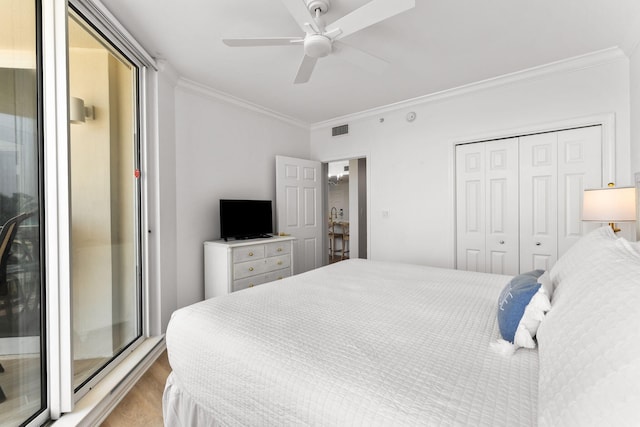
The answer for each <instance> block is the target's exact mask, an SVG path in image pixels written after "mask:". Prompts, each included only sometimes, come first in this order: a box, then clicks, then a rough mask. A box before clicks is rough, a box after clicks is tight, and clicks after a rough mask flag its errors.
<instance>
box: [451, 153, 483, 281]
mask: <svg viewBox="0 0 640 427" xmlns="http://www.w3.org/2000/svg"><path fill="white" fill-rule="evenodd" d="M484 186H485V180H484V145H483V144H466V145H458V146H457V147H456V210H457V218H456V222H457V224H456V227H457V228H456V229H457V242H456V251H457V256H456V258H457V268H458V269H459V270H467V271H480V272H485V271H486V270H485V254H486V252H485V203H484V198H485V188H484Z"/></svg>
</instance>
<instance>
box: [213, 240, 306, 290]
mask: <svg viewBox="0 0 640 427" xmlns="http://www.w3.org/2000/svg"><path fill="white" fill-rule="evenodd" d="M294 240H295V238H294V237H281V236H275V237H272V238H269V239H251V240H234V241H229V242H225V241H224V240H216V241H211V242H204V297H205V298H212V297H217V296H220V295H226V294H228V293H230V292H235V291H239V290H241V289H245V288H250V287H252V286H256V285H260V284H262V283H267V282H272V281H274V280H279V279H282V278H284V277H289V276H291V274H292V271H293V241H294Z"/></svg>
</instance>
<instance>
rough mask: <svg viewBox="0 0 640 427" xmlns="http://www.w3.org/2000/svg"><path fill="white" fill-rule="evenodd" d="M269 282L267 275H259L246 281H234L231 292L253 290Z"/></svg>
mask: <svg viewBox="0 0 640 427" xmlns="http://www.w3.org/2000/svg"><path fill="white" fill-rule="evenodd" d="M273 280H275V279H273ZM268 281H269V280H268V278H267V275H266V274H259V275H257V276H252V277H247V278H245V279H239V280H234V281H233V289H232V291H231V292H236V291H241V290H242V289H247V288H253V287H254V286H258V285H261V284H263V283H266V282H268Z"/></svg>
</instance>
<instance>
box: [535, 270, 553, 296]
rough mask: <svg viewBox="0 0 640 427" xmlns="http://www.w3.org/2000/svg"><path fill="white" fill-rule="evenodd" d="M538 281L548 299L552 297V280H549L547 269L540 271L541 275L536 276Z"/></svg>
mask: <svg viewBox="0 0 640 427" xmlns="http://www.w3.org/2000/svg"><path fill="white" fill-rule="evenodd" d="M538 283H540V285H542V289H544V293H545V294H547V297H548V298H549V301H551V298H552V297H553V282H552V281H551V275H550V274H549V270H547V271H545V272H544V273H542V276H540V277H538Z"/></svg>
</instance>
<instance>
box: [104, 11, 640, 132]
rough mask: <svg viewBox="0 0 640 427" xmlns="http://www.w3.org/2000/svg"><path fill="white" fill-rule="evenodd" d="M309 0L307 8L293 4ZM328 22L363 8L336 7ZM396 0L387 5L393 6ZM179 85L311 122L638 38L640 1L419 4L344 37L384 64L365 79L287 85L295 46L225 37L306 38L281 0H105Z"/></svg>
mask: <svg viewBox="0 0 640 427" xmlns="http://www.w3.org/2000/svg"><path fill="white" fill-rule="evenodd" d="M300 1H304V0H300ZM331 1H332V6H331V10H330V11H329V12H328V13H327V15H326V16H325V19H326V22H327V23H331V22H333V21H334V20H335V19H337V18H339V17H341V16H343V15H345V14H347V13H349V12H350V11H352V10H354V9H356V8H358V7H360V6H362V5H364V4H366V3H367V2H368V1H369V0H331ZM389 1H393V0H389ZM102 3H103V4H104V5H105V6H106V7H107V8H108V9H109V10H110V11H111V13H113V14H114V15H115V16H116V17H117V18H118V19H119V20H120V22H121V23H122V24H123V25H124V26H125V27H126V28H127V29H128V30H129V32H130V33H131V34H132V35H133V36H134V37H135V38H136V39H137V40H138V42H140V44H142V46H144V47H145V49H147V51H148V52H149V53H150V54H151V55H152V56H154V57H156V58H163V59H166V60H167V61H168V62H169V63H170V64H171V65H172V66H173V67H174V68H175V69H176V70H177V71H178V73H179V74H180V76H182V77H183V78H185V79H189V80H192V81H195V82H197V83H199V84H202V85H205V86H208V87H210V88H212V89H214V90H217V91H220V92H224V93H227V94H230V95H233V96H235V97H238V98H241V99H244V100H246V101H249V102H251V103H254V104H258V105H261V106H263V107H265V108H267V109H270V110H274V111H276V112H278V113H280V114H284V115H286V116H290V117H292V118H295V119H298V120H300V121H303V122H306V123H318V122H322V121H325V120H329V119H332V118H335V117H339V116H343V115H347V114H352V113H356V112H360V111H364V110H368V109H371V108H376V107H381V106H384V105H388V104H392V103H395V102H399V101H403V100H406V99H411V98H415V97H419V96H423V95H428V94H431V93H435V92H439V91H443V90H447V89H451V88H454V87H459V86H463V85H466V84H469V83H473V82H477V81H481V80H484V79H488V78H492V77H496V76H500V75H504V74H509V73H512V72H516V71H520V70H524V69H528V68H531V67H535V66H539V65H543V64H547V63H551V62H555V61H559V60H562V59H565V58H569V57H574V56H578V55H583V54H586V53H589V52H594V51H598V50H601V49H606V48H610V47H615V46H618V47H621V48H623V49H626V50H627V51H628V50H629V49H630V48H631V47H633V46H634V43H635V42H637V41H638V40H637V38H636V37H637V36H638V28H639V27H640V1H638V0H416V7H415V9H412V10H409V11H407V12H404V13H402V14H400V15H397V16H395V17H392V18H390V19H388V20H386V21H383V22H381V23H379V24H376V25H375V26H372V27H369V28H366V29H364V30H362V31H360V32H358V33H355V34H353V35H351V36H348V37H345V38H344V39H343V40H342V41H343V42H345V43H348V44H350V45H352V46H355V47H358V48H360V49H362V50H365V51H367V52H369V53H372V54H374V55H376V56H378V57H381V58H383V59H386V60H387V61H389V62H390V63H391V66H390V67H388V69H387V70H386V71H385V72H384V73H383V74H382V75H375V74H369V73H367V72H365V71H362V70H361V69H359V68H357V67H355V66H353V65H351V64H350V63H348V62H343V61H342V60H340V59H339V58H337V57H332V56H329V57H326V58H322V59H320V60H319V61H318V64H317V66H316V69H315V71H314V73H313V75H312V76H311V80H310V81H309V83H306V84H299V85H294V84H293V79H294V77H295V75H296V72H297V70H298V66H299V64H300V61H301V59H302V55H303V50H302V47H301V46H293V47H291V46H277V47H250V48H231V47H228V46H226V45H224V44H223V43H222V42H221V41H220V40H221V39H222V38H223V37H229V38H233V37H242V36H246V37H263V36H265V37H268V36H301V35H303V34H302V31H301V30H300V28H299V27H298V25H297V24H296V22H295V21H294V20H293V19H292V18H291V16H290V15H289V12H288V10H287V9H286V8H285V6H284V5H283V4H282V3H281V2H280V1H279V0H184V1H181V2H176V1H174V0H134V1H132V0H102Z"/></svg>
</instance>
